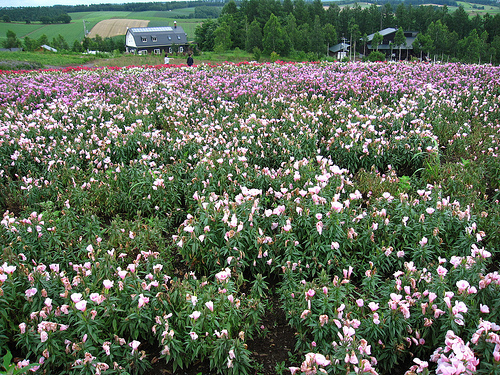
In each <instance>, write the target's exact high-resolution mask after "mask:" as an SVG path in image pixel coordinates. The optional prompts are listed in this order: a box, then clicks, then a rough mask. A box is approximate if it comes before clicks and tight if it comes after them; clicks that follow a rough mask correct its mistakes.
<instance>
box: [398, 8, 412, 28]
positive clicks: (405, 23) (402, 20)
mask: <svg viewBox="0 0 500 375" xmlns="http://www.w3.org/2000/svg"><path fill="white" fill-rule="evenodd" d="M395 15H396V22H397V23H398V25H399V26H400V27H402V28H403V29H406V30H408V29H410V27H411V18H410V17H411V16H410V13H409V8H407V7H406V5H405V3H399V4H398V6H397V7H396V13H395Z"/></svg>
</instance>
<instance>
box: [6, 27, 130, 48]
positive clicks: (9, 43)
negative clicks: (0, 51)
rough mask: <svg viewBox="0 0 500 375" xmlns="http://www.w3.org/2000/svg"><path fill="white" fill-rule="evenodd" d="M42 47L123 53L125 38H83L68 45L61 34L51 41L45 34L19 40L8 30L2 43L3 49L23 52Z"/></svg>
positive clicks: (121, 36) (122, 36)
mask: <svg viewBox="0 0 500 375" xmlns="http://www.w3.org/2000/svg"><path fill="white" fill-rule="evenodd" d="M43 45H48V46H50V47H52V48H55V49H56V50H57V51H58V52H85V51H99V52H113V51H116V50H118V51H120V52H124V51H125V36H124V35H120V36H116V37H113V38H102V37H101V36H99V35H97V36H96V37H95V38H87V37H85V38H83V40H82V41H79V40H75V41H74V42H73V44H72V45H70V44H69V43H68V42H67V41H66V40H65V39H64V36H62V35H61V34H59V35H58V36H57V37H54V38H52V40H49V38H48V37H47V35H45V34H42V35H41V36H40V37H39V38H36V39H35V38H30V37H29V36H26V37H24V39H23V40H21V39H19V38H18V37H17V35H16V33H15V32H13V31H12V30H8V31H7V39H6V40H3V41H2V47H3V48H22V49H23V50H25V51H36V50H38V49H40V48H41V46H43Z"/></svg>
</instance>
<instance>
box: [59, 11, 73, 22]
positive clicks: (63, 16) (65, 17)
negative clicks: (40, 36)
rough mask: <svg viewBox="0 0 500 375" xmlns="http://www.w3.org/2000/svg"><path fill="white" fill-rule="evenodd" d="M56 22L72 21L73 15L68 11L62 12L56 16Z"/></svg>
mask: <svg viewBox="0 0 500 375" xmlns="http://www.w3.org/2000/svg"><path fill="white" fill-rule="evenodd" d="M56 22H59V23H70V22H71V16H70V15H69V14H67V13H63V14H60V15H59V16H57V17H56Z"/></svg>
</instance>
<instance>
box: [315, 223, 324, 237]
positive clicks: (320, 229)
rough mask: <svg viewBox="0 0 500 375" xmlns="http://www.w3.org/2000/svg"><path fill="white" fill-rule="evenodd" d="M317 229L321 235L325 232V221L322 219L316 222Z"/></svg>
mask: <svg viewBox="0 0 500 375" xmlns="http://www.w3.org/2000/svg"><path fill="white" fill-rule="evenodd" d="M316 230H317V231H318V234H320V235H321V233H323V222H322V221H318V222H317V223H316Z"/></svg>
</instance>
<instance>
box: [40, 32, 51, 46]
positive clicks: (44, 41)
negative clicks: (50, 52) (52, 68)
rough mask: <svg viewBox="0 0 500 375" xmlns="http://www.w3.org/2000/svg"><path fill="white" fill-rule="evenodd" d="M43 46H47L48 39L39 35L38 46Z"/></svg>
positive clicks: (43, 35)
mask: <svg viewBox="0 0 500 375" xmlns="http://www.w3.org/2000/svg"><path fill="white" fill-rule="evenodd" d="M44 44H45V45H48V44H49V38H48V37H47V35H45V34H42V35H40V38H38V45H39V46H43V45H44Z"/></svg>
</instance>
